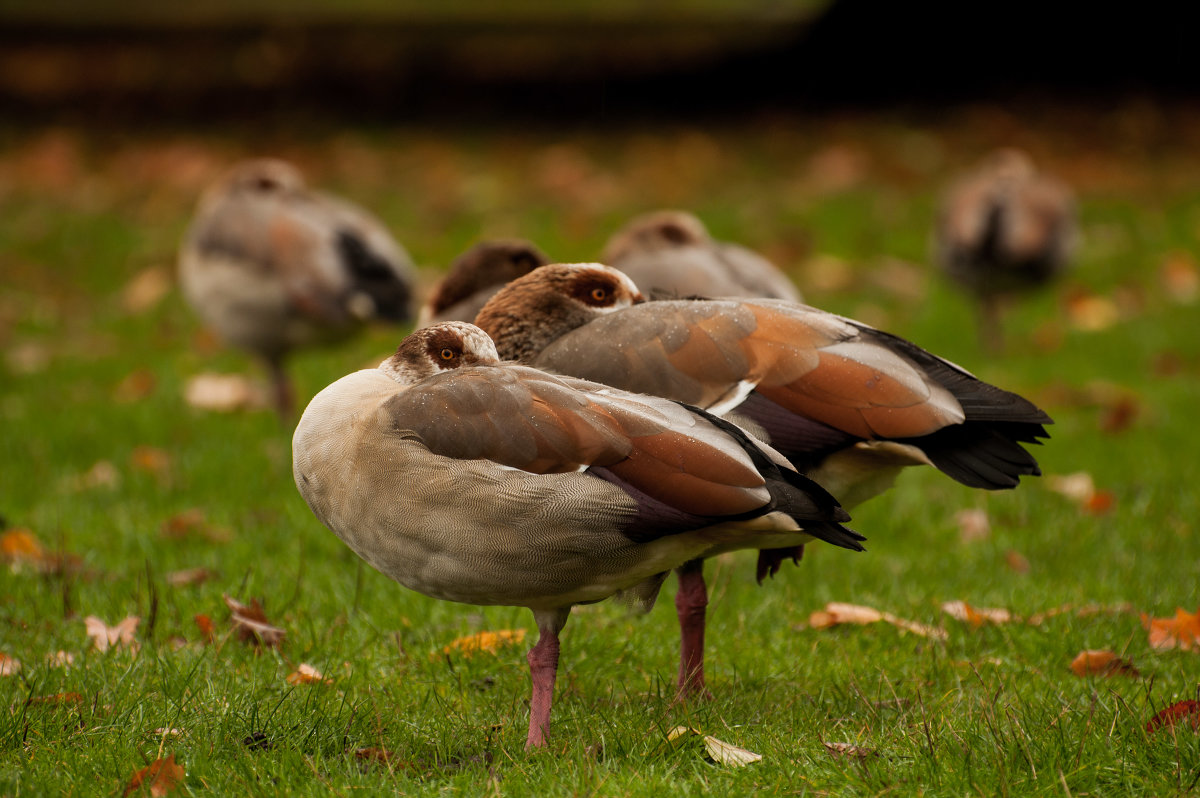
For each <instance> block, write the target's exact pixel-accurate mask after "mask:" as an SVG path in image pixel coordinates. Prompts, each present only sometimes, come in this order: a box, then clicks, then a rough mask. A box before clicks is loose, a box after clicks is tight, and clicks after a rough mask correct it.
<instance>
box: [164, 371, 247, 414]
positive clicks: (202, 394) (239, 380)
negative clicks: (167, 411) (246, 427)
mask: <svg viewBox="0 0 1200 798" xmlns="http://www.w3.org/2000/svg"><path fill="white" fill-rule="evenodd" d="M183 400H184V401H185V402H187V403H188V404H189V405H190V406H192V407H194V408H196V409H198V410H212V411H214V412H218V413H232V412H234V411H235V410H245V409H250V408H259V407H266V405H267V402H266V398H265V397H264V396H263V395H262V392H261V391H260V390H258V388H256V387H255V386H254V384H253V383H251V382H250V380H249V379H247V378H246V377H243V376H242V375H241V374H207V373H206V374H197V375H196V376H194V377H191V378H190V379H188V381H187V384H186V385H184V388H183Z"/></svg>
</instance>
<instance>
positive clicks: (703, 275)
mask: <svg viewBox="0 0 1200 798" xmlns="http://www.w3.org/2000/svg"><path fill="white" fill-rule="evenodd" d="M600 259H601V260H602V261H603V262H604V263H606V264H608V265H609V266H613V267H615V268H617V269H620V270H621V271H623V272H625V273H626V274H628V275H629V277H630V278H631V279H632V280H633V281H634V283H636V284H637V285H639V286H640V287H641V288H643V289H644V290H646V291H647V292H650V293H651V294H652V295H654V296H655V297H656V298H663V297H665V298H674V297H689V296H703V297H722V296H742V297H769V298H773V299H788V300H792V301H794V302H798V301H800V294H799V292H798V291H797V290H796V287H795V286H794V285H793V284H792V282H791V280H789V279H788V278H787V276H786V275H785V274H784V273H783V272H781V271H780V270H779V269H778V268H777V267H776V266H775V265H774V264H773V263H771V262H770V261H768V260H767V259H766V258H764V257H762V256H761V255H759V254H758V253H756V252H753V251H752V250H749V249H747V248H746V247H743V246H740V245H738V244H730V243H727V242H724V241H715V240H713V238H712V237H711V236H710V235H709V234H708V230H707V229H706V228H705V227H704V224H703V222H701V221H700V220H699V219H697V218H696V217H695V216H693V215H692V214H690V213H686V212H685V211H655V212H653V213H647V214H644V215H642V216H638V217H636V218H635V219H633V220H632V221H630V222H629V223H628V224H627V225H625V227H623V228H621V229H620V230H618V231H617V232H616V233H614V234H613V236H612V238H610V239H609V241H608V244H606V245H605V247H604V254H603V255H601V257H600Z"/></svg>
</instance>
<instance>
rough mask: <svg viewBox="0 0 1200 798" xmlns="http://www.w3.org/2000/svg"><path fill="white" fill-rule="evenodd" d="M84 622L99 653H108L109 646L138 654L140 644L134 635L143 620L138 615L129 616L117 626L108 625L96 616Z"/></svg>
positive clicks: (89, 617)
mask: <svg viewBox="0 0 1200 798" xmlns="http://www.w3.org/2000/svg"><path fill="white" fill-rule="evenodd" d="M83 622H84V624H86V626H87V636H88V637H90V638H91V639H92V644H93V645H94V646H95V647H96V650H97V651H100V652H104V651H108V648H109V646H115V647H117V648H127V649H129V650H130V651H131V652H134V653H137V650H138V643H137V640H136V639H135V638H134V635H135V634H136V633H137V628H138V624H139V623H141V622H142V619H141V618H139V617H137V616H136V615H130V616H128V617H127V618H125V619H124V620H122V621H121V622H119V623H118V624H117V625H116V626H109V625H107V624H106V623H104V621H102V620H100V619H99V618H97V617H96V616H95V615H89V616H88V617H86V618H84V619H83Z"/></svg>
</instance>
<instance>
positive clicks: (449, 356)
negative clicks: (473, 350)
mask: <svg viewBox="0 0 1200 798" xmlns="http://www.w3.org/2000/svg"><path fill="white" fill-rule="evenodd" d="M441 355H442V360H453V359H454V350H453V349H451V348H450V347H448V346H447V347H445V348H444V349H442V352H441Z"/></svg>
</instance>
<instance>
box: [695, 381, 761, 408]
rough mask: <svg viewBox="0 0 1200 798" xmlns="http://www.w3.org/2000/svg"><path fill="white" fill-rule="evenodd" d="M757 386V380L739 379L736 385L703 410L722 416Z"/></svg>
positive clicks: (742, 400)
mask: <svg viewBox="0 0 1200 798" xmlns="http://www.w3.org/2000/svg"><path fill="white" fill-rule="evenodd" d="M757 386H758V383H757V382H750V381H749V380H740V381H739V382H738V384H737V385H735V386H733V387H732V388H730V389H729V390H728V391H726V392H725V394H724V395H723V396H722V397H721V398H720V399H718V400H717V401H715V402H713V403H712V404H711V405H709V406H708V407H706V408H705V410H707V411H708V412H710V413H712V414H713V415H714V416H723V415H725V414H726V413H728V412H729V411H730V410H733V409H734V408H735V407H737V406H738V405H740V404H741V403H742V402H744V401H746V397H747V396H749V395H750V392H751V391H753V390H754V389H755V388H756V387H757Z"/></svg>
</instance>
